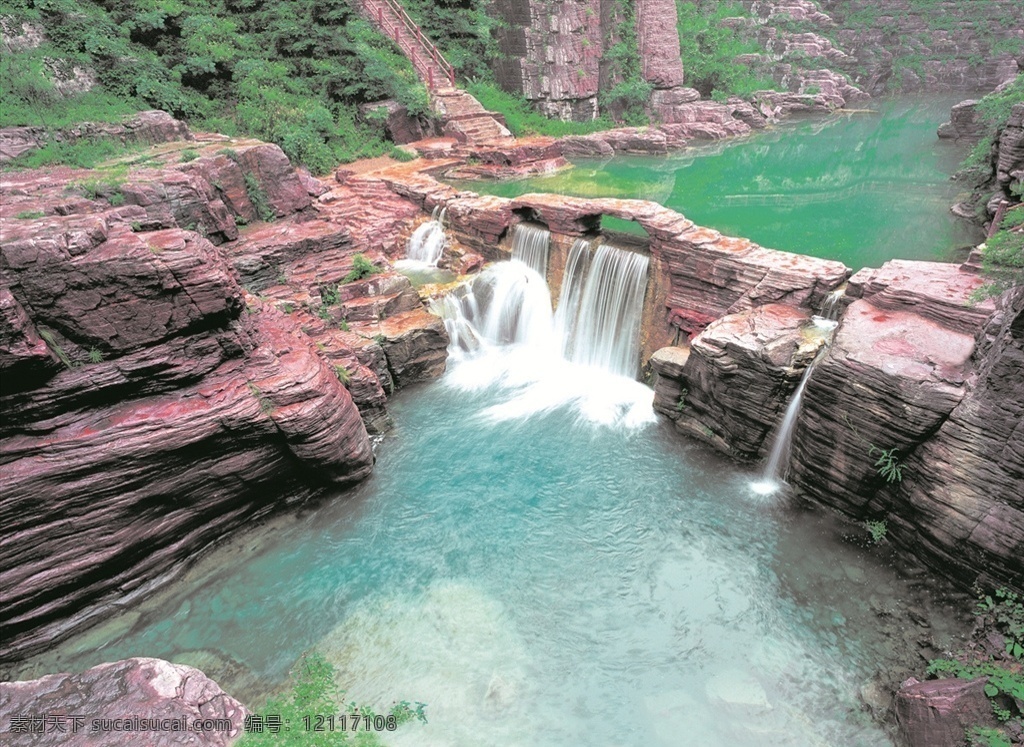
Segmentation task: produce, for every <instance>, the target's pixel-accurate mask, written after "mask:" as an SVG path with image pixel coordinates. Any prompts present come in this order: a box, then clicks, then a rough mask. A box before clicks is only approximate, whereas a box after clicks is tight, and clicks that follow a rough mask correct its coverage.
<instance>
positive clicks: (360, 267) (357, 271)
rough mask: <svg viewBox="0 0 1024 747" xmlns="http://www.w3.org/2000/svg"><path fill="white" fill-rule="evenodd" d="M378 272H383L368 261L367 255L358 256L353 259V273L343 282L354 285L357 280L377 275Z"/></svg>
mask: <svg viewBox="0 0 1024 747" xmlns="http://www.w3.org/2000/svg"><path fill="white" fill-rule="evenodd" d="M378 272H381V269H380V268H379V267H377V266H376V265H375V264H373V262H371V261H370V260H369V259H367V258H366V255H365V254H357V255H355V256H354V257H352V271H351V272H349V274H348V275H346V276H345V277H344V279H343V280H342V281H341V282H342V283H352V282H355V281H356V280H362V279H363V278H368V277H370V275H375V274H377V273H378Z"/></svg>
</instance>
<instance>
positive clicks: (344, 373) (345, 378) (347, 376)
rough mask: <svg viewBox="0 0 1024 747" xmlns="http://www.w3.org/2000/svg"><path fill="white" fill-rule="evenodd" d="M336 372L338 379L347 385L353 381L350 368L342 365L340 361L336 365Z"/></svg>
mask: <svg viewBox="0 0 1024 747" xmlns="http://www.w3.org/2000/svg"><path fill="white" fill-rule="evenodd" d="M334 373H335V374H336V375H337V377H338V381H340V382H341V383H342V384H344V385H345V386H348V385H349V383H350V382H351V381H352V374H351V373H349V370H348V369H347V368H345V367H344V366H342V365H341V364H340V363H339V364H337V365H335V366H334Z"/></svg>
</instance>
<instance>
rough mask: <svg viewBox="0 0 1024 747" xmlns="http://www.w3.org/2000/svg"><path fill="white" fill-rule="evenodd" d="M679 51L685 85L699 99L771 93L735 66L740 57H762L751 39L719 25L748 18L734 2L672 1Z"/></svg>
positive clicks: (759, 78)
mask: <svg viewBox="0 0 1024 747" xmlns="http://www.w3.org/2000/svg"><path fill="white" fill-rule="evenodd" d="M676 9H677V13H678V19H679V20H678V25H679V47H680V52H681V54H682V58H683V71H684V74H685V76H686V84H687V85H688V86H691V87H693V88H696V89H697V90H698V91H700V93H701V95H702V96H710V97H713V98H723V97H725V96H729V95H731V94H735V95H738V96H748V95H750V94H751V93H753V92H754V91H759V90H764V89H773V88H775V87H776V86H775V83H774V82H773V81H772V80H771V79H770V78H768V77H766V76H763V75H760V74H758V73H757V72H756V71H754V70H753V69H751V68H750V67H749V66H747V65H744V64H742V63H739V62H736V58H737V57H738V56H739V55H742V54H763V53H764V49H762V48H761V46H760V45H759V44H758V43H757V41H756V40H755V39H754V38H753V36H749V35H746V34H744V33H743V32H742V31H739V30H737V29H733V28H729V27H727V26H723V25H722V21H723V20H724V19H726V18H731V17H749V15H750V14H749V13H748V12H747V11H746V9H745V8H744V7H743V6H742V5H741V4H740V3H737V2H724V3H723V2H717V0H716V1H712V0H694V1H693V2H684V0H676Z"/></svg>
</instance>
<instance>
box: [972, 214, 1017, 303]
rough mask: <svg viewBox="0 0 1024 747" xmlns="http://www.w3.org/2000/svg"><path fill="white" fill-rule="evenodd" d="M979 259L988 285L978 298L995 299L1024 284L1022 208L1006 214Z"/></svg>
mask: <svg viewBox="0 0 1024 747" xmlns="http://www.w3.org/2000/svg"><path fill="white" fill-rule="evenodd" d="M981 256H982V264H981V269H982V272H983V273H984V274H985V277H986V278H988V280H989V283H988V285H986V286H985V287H984V288H982V292H981V294H980V295H982V296H986V297H987V296H995V295H998V294H1000V293H1002V292H1003V291H1006V290H1009V289H1010V288H1013V287H1016V286H1020V285H1024V205H1017V206H1016V207H1013V208H1010V209H1009V210H1007V211H1006V213H1005V215H1003V220H1002V222H1001V223H1000V224H999V230H998V231H996V233H995V234H993V235H992V236H991V237H990V238H989V239H988V240H987V241H986V242H985V248H984V249H983V250H982V254H981Z"/></svg>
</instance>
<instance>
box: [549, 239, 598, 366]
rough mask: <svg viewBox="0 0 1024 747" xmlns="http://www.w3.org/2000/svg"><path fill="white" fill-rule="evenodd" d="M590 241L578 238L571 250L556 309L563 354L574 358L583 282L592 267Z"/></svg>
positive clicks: (557, 328)
mask: <svg viewBox="0 0 1024 747" xmlns="http://www.w3.org/2000/svg"><path fill="white" fill-rule="evenodd" d="M590 257H591V254H590V242H589V241H587V240H586V239H576V242H575V243H574V244H573V245H572V248H571V249H570V250H569V257H568V259H567V260H566V263H565V273H564V274H563V275H562V289H561V291H560V292H559V295H558V307H557V308H556V309H555V329H556V330H557V332H558V335H559V338H560V340H561V346H562V356H563V357H564V358H565V359H566V360H572V349H573V341H574V338H575V335H576V323H577V321H578V320H579V316H580V301H581V300H582V299H583V284H584V282H585V281H586V279H587V271H588V270H589V269H590Z"/></svg>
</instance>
